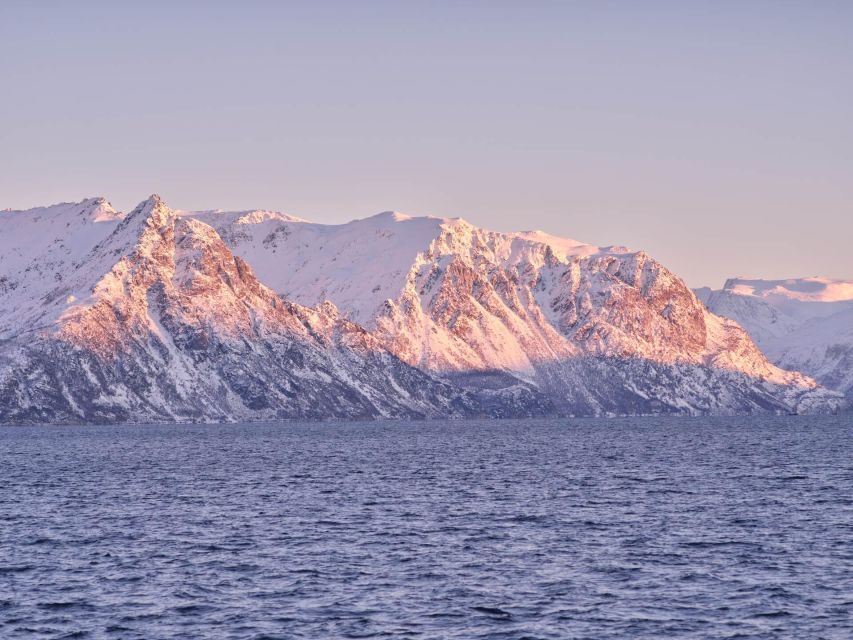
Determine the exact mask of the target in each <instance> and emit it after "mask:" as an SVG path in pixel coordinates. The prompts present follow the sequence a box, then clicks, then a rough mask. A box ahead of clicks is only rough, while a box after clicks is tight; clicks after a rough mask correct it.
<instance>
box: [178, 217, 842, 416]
mask: <svg viewBox="0 0 853 640" xmlns="http://www.w3.org/2000/svg"><path fill="white" fill-rule="evenodd" d="M183 215H184V216H187V217H191V218H194V219H198V220H202V221H204V222H206V223H207V224H210V225H211V226H213V227H214V228H216V229H217V231H218V232H219V233H220V235H221V237H222V238H223V239H224V240H225V242H226V243H227V244H228V245H229V247H230V248H231V250H232V251H234V253H235V254H236V255H239V256H241V257H242V258H243V259H245V260H246V261H247V262H250V263H251V264H252V265H253V266H254V268H255V270H256V272H257V273H258V275H259V278H260V279H261V280H262V281H263V282H265V283H266V284H267V285H268V286H270V287H271V288H272V289H273V290H275V291H277V292H278V293H279V294H280V295H282V296H283V297H285V298H288V299H292V300H294V301H296V302H299V303H301V304H304V305H315V304H319V303H321V302H322V301H324V300H331V301H333V302H334V303H335V305H336V306H337V308H338V309H339V310H340V311H341V312H342V313H343V314H345V315H346V316H347V317H348V318H349V319H350V320H352V321H354V322H357V323H359V324H361V325H363V326H364V327H365V328H366V329H367V330H369V331H370V332H371V333H372V334H373V335H375V336H376V337H377V338H378V339H379V340H380V341H381V343H382V344H383V345H384V346H385V347H386V348H387V349H388V350H389V351H390V352H392V353H394V354H395V355H397V356H398V357H400V358H401V359H402V360H404V361H405V362H407V363H409V364H411V365H413V366H416V367H418V368H420V369H423V370H425V371H428V372H430V373H432V374H434V375H436V376H440V377H442V378H444V379H447V380H451V381H453V382H455V383H457V384H460V385H462V386H465V387H467V388H471V389H482V388H490V389H499V388H512V387H515V386H517V385H532V386H533V387H534V388H536V389H538V390H539V391H540V392H542V393H544V394H545V395H546V396H547V397H548V398H550V399H551V400H552V401H553V402H554V403H555V405H556V406H557V408H558V409H559V410H560V411H562V412H566V413H584V414H590V413H592V414H596V413H607V412H615V413H623V412H630V413H634V412H653V411H688V412H698V411H710V412H726V411H761V410H808V409H809V408H817V407H818V406H821V407H824V408H825V407H833V406H835V404H834V403H835V400H834V399H833V396H832V394H828V393H827V392H826V391H825V390H822V389H817V388H816V386H815V383H814V381H813V380H810V379H809V378H807V377H805V376H803V375H801V374H799V373H794V372H788V371H783V370H781V369H779V368H778V367H775V366H773V365H772V364H771V363H769V362H768V361H767V359H766V358H765V357H764V356H763V354H762V353H761V352H760V351H759V350H758V349H757V348H756V347H755V345H754V344H753V343H752V341H751V340H750V339H749V337H748V336H747V335H746V334H745V333H744V331H743V330H742V329H741V328H740V327H739V326H738V325H737V324H736V323H734V322H732V321H730V320H726V319H723V318H721V317H718V316H716V315H714V314H712V313H710V312H708V310H707V309H706V308H705V307H704V305H702V304H701V303H700V302H699V301H698V300H697V299H696V297H695V295H694V294H693V293H692V292H691V291H690V289H689V288H688V287H687V286H686V285H685V284H684V282H683V281H682V280H680V279H679V278H677V277H676V276H675V275H674V274H672V273H671V272H670V271H668V270H667V269H666V268H665V267H663V266H662V265H661V264H660V263H658V262H657V261H655V260H654V259H652V258H650V257H649V256H648V255H647V254H645V253H644V252H642V251H630V250H628V249H626V248H624V247H594V246H590V245H588V244H584V243H582V242H577V241H573V240H568V239H563V238H556V237H553V236H550V235H548V234H545V233H542V232H540V231H530V232H521V233H497V232H492V231H487V230H484V229H480V228H477V227H475V226H473V225H471V224H469V223H468V222H466V221H464V220H461V219H452V220H450V219H443V218H431V217H420V218H412V217H409V216H406V215H404V214H400V213H396V212H386V213H382V214H379V215H376V216H373V217H371V218H367V219H363V220H354V221H352V222H350V223H347V224H342V225H321V224H313V223H310V222H307V221H305V220H301V219H299V218H294V217H291V216H287V215H285V214H280V213H274V212H268V211H245V212H218V211H207V212H197V213H189V212H184V213H183Z"/></svg>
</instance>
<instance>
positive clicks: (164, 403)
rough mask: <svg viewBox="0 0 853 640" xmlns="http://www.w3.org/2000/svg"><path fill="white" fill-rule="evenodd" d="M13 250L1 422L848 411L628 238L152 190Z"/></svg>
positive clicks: (26, 215)
mask: <svg viewBox="0 0 853 640" xmlns="http://www.w3.org/2000/svg"><path fill="white" fill-rule="evenodd" d="M0 248H2V249H3V251H2V252H0V423H18V422H142V421H186V420H200V421H202V420H203V421H225V420H273V419H286V418H308V419H328V418H380V417H463V416H541V415H563V414H602V413H617V414H624V413H661V412H681V413H699V412H703V413H704V412H710V413H730V412H756V411H834V410H837V409H838V408H839V407H841V401H840V396H838V395H837V394H833V393H831V392H828V391H826V390H825V389H822V388H820V387H817V386H816V384H815V383H814V381H813V380H811V379H809V378H807V377H805V376H803V375H801V374H799V373H794V372H788V371H783V370H781V369H779V368H777V367H775V366H773V365H771V364H770V363H769V362H768V361H767V360H766V359H765V358H764V356H763V355H762V354H761V352H759V351H758V350H757V349H756V347H755V345H754V344H753V343H752V341H751V340H750V339H749V337H748V336H747V335H746V334H745V333H744V331H743V330H742V329H740V327H739V326H738V325H737V324H736V323H735V322H733V321H731V320H725V319H723V318H720V317H718V316H715V315H714V314H712V313H710V312H709V311H708V310H707V309H706V308H705V307H704V306H703V305H702V304H701V303H700V302H699V301H698V300H697V299H696V297H695V296H694V295H693V293H692V292H691V291H690V290H689V289H687V287H686V286H685V285H684V283H683V282H682V281H681V280H680V279H679V278H677V277H676V276H674V275H673V274H672V273H671V272H669V271H668V270H667V269H666V268H664V267H663V266H662V265H660V264H659V263H657V262H656V261H654V260H653V259H652V258H650V257H649V256H647V255H646V254H644V253H643V252H631V251H628V250H627V249H624V248H620V247H606V248H599V247H591V246H589V245H584V244H582V243H578V242H575V241H572V240H566V239H560V238H554V237H551V236H548V235H546V234H543V233H540V232H528V233H515V234H501V233H494V232H490V231H486V230H483V229H478V228H476V227H474V226H472V225H470V224H468V223H467V222H465V221H463V220H442V219H436V218H408V217H406V216H403V215H401V214H393V213H389V214H380V215H379V216H375V217H373V218H369V219H366V220H359V221H355V222H352V223H349V224H347V225H337V226H330V225H315V224H311V223H307V222H305V221H302V220H299V219H297V218H292V217H290V216H286V215H284V214H278V213H273V212H266V211H253V212H240V213H220V212H202V213H187V212H177V211H173V210H171V209H169V208H168V207H167V206H166V205H165V204H164V203H163V202H162V201H161V200H160V199H159V198H158V197H157V196H152V197H151V198H149V199H148V200H146V201H145V202H143V203H141V204H140V205H139V206H138V207H137V208H136V209H134V210H133V211H132V212H131V213H129V214H127V215H123V214H120V213H117V212H115V211H114V210H113V209H112V207H111V206H110V205H109V203H107V202H106V201H105V200H103V199H91V200H86V201H83V202H81V203H75V204H63V205H56V206H54V207H46V208H43V209H37V210H31V211H28V212H11V213H3V214H0ZM256 273H257V274H259V275H258V277H256V275H255V274H256Z"/></svg>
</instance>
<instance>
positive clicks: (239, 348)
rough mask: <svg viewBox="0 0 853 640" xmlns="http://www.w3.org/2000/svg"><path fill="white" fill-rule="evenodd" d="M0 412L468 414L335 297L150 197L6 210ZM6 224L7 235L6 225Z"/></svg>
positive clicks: (88, 416)
mask: <svg viewBox="0 0 853 640" xmlns="http://www.w3.org/2000/svg"><path fill="white" fill-rule="evenodd" d="M0 228H2V230H3V232H2V233H0V237H2V238H3V241H4V243H6V245H7V246H4V251H3V254H2V256H3V261H2V263H0V266H2V272H0V273H2V274H3V275H2V278H3V279H2V282H3V289H2V290H0V302H2V304H0V308H2V316H0V331H2V332H1V333H0V341H2V342H0V423H10V422H126V421H135V422H138V421H175V420H179V421H185V420H205V421H222V420H261V419H282V418H314V419H322V418H329V417H338V418H376V417H419V416H462V415H470V414H472V413H474V414H477V413H479V412H480V411H481V409H482V407H481V404H480V403H478V401H477V400H475V399H474V398H473V397H472V396H471V394H468V393H465V392H462V391H460V390H459V389H458V388H456V387H454V386H452V385H450V384H449V383H446V382H443V381H440V380H437V379H435V378H433V377H431V376H430V375H428V374H426V373H424V372H422V371H420V370H418V369H416V368H414V367H411V366H409V365H407V364H405V363H403V362H402V361H400V360H399V359H398V358H396V357H395V356H394V355H392V354H390V353H389V352H388V351H387V350H385V349H384V348H383V347H382V345H381V344H379V342H378V340H377V339H376V338H375V337H373V336H372V335H371V334H370V333H368V332H366V331H365V330H364V329H363V328H361V327H360V326H358V325H356V324H354V323H352V322H350V321H348V320H347V319H345V318H343V317H341V315H340V314H339V313H338V312H337V310H336V309H335V307H334V305H332V304H329V303H326V304H323V305H319V306H318V307H317V308H307V307H304V306H301V305H298V304H294V303H291V302H288V301H286V300H283V299H282V298H280V297H279V296H277V295H276V294H275V293H273V292H272V291H271V290H270V289H268V288H267V287H265V286H264V285H263V284H261V283H260V282H259V281H258V280H257V278H256V277H255V275H254V273H253V271H252V269H251V267H250V266H249V265H248V264H247V263H246V262H245V261H243V260H242V259H240V258H238V257H235V256H234V255H233V254H232V253H231V252H230V251H229V250H228V249H227V247H226V246H225V244H224V243H223V242H222V240H221V239H220V238H219V236H218V235H217V233H216V232H215V231H214V230H213V229H212V228H210V227H209V226H207V225H205V224H204V223H202V222H200V221H197V220H194V219H190V218H186V219H183V218H180V217H179V216H177V215H176V214H175V212H173V211H172V210H171V209H169V208H168V207H167V206H166V205H165V204H164V203H162V202H161V200H160V199H159V198H158V197H156V196H152V197H151V198H149V199H148V200H146V201H145V202H143V203H142V204H140V205H139V206H138V207H137V208H136V209H134V210H133V211H132V212H131V213H130V214H128V215H127V216H121V215H119V214H116V213H115V212H114V211H112V209H111V208H110V207H109V205H108V204H107V203H106V202H105V201H103V200H87V201H84V202H81V203H77V204H63V205H57V206H55V207H48V208H45V209H38V210H32V211H27V212H9V213H4V214H2V218H0ZM13 234H14V235H13Z"/></svg>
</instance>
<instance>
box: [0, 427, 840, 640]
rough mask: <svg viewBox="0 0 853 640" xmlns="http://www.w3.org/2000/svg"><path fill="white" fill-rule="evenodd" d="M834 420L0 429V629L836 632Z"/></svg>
mask: <svg viewBox="0 0 853 640" xmlns="http://www.w3.org/2000/svg"><path fill="white" fill-rule="evenodd" d="M851 444H853V425H851V419H850V418H823V419H817V418H795V417H791V418H773V419H754V418H726V419H657V418H654V419H651V418H647V419H614V420H571V421H566V420H557V421H538V422H537V421H529V422H511V421H504V422H453V423H442V424H437V423H386V424H306V425H296V424H291V425H229V426H167V427H162V426H157V427H61V428H60V427H42V428H6V429H0V637H2V638H4V639H13V638H54V637H55V638H66V637H67V638H128V639H129V638H145V639H150V638H343V637H350V638H367V637H375V636H385V637H392V638H590V639H596V640H600V639H603V638H632V639H634V638H665V637H672V638H844V639H849V638H851V637H853V446H851Z"/></svg>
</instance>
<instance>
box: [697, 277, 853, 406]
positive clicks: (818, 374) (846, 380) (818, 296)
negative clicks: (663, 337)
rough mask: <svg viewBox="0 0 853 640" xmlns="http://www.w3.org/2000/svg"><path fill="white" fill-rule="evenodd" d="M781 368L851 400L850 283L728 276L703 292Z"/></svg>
mask: <svg viewBox="0 0 853 640" xmlns="http://www.w3.org/2000/svg"><path fill="white" fill-rule="evenodd" d="M704 299H705V302H706V304H707V305H708V308H709V309H710V310H711V311H713V312H714V313H718V314H720V315H722V316H726V317H729V318H732V319H733V320H736V321H737V322H738V323H740V324H741V325H742V326H743V327H744V329H746V330H747V331H748V332H749V334H750V336H752V338H753V340H755V342H756V344H758V346H759V347H760V348H761V349H762V350H763V351H764V352H765V353H766V354H767V356H768V357H769V358H770V359H771V360H772V361H773V362H775V363H776V364H777V365H779V366H780V367H784V368H786V369H796V370H798V371H803V372H805V373H807V374H808V375H810V376H814V377H815V378H816V379H817V380H818V382H820V383H821V384H822V385H824V386H826V387H828V388H830V389H835V390H837V391H840V392H842V393H845V394H846V395H847V397H848V398H849V399H851V400H853V282H849V281H844V280H831V279H829V278H794V279H790V280H754V279H753V280H749V279H744V278H732V279H730V280H728V281H726V284H725V286H724V287H723V288H722V289H720V290H717V291H711V290H710V289H708V290H706V291H705V292H704Z"/></svg>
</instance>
